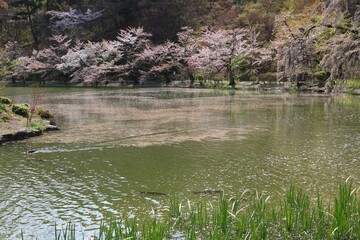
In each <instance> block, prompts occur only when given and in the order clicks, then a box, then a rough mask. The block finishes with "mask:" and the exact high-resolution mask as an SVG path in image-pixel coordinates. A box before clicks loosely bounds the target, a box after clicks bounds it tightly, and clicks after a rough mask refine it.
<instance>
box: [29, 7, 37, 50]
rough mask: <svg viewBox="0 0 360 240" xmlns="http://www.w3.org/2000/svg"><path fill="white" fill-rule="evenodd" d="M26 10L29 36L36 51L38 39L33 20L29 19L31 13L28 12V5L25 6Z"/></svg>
mask: <svg viewBox="0 0 360 240" xmlns="http://www.w3.org/2000/svg"><path fill="white" fill-rule="evenodd" d="M26 10H27V15H28V20H29V24H30V29H31V34H32V36H33V39H34V44H35V49H38V46H39V39H38V38H37V35H36V33H35V28H34V23H33V20H32V18H31V11H30V6H29V5H26Z"/></svg>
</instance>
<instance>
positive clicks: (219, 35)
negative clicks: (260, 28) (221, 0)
mask: <svg viewBox="0 0 360 240" xmlns="http://www.w3.org/2000/svg"><path fill="white" fill-rule="evenodd" d="M256 38H257V34H256V33H255V32H254V31H251V30H249V29H240V28H237V29H229V30H225V29H219V30H214V29H210V28H208V27H206V28H204V29H203V31H202V33H201V35H200V36H199V37H198V38H196V39H195V43H192V45H193V46H196V47H197V49H198V50H197V52H196V53H194V54H192V55H191V56H190V57H188V58H187V63H188V66H191V67H192V68H193V69H196V70H201V71H203V72H204V73H206V74H207V75H208V76H210V77H212V76H214V75H215V74H218V73H224V74H225V75H226V77H227V79H228V81H229V85H230V86H232V87H235V77H234V71H235V70H236V69H237V68H239V67H241V66H244V63H246V65H248V66H249V67H252V68H256V67H258V66H260V64H261V62H262V61H265V60H266V59H267V58H268V54H267V53H266V52H264V51H263V50H261V49H260V46H259V44H258V42H257V40H256ZM191 49H194V48H193V47H192V48H191ZM239 59H240V60H239ZM239 63H241V64H239Z"/></svg>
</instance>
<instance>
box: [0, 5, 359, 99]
mask: <svg viewBox="0 0 360 240" xmlns="http://www.w3.org/2000/svg"><path fill="white" fill-rule="evenodd" d="M359 5H360V1H359V0H300V1H294V0H286V1H281V0H251V1H250V0H197V1H191V0H174V1H166V0H138V1H136V0H133V1H132V0H118V1H113V0H102V1H92V0H86V1H85V0H66V1H64V0H8V1H4V0H1V1H0V53H1V58H0V78H1V80H2V81H3V82H6V83H25V84H26V83H31V82H39V83H41V84H48V83H51V82H61V83H64V84H82V85H95V86H98V85H109V84H118V85H127V86H128V85H129V86H134V85H143V86H152V85H162V86H163V85H169V84H171V83H172V82H174V81H186V82H187V83H186V84H187V85H188V86H194V85H200V86H202V85H203V83H204V82H205V81H208V80H211V82H212V83H213V84H214V86H217V85H219V83H222V82H226V83H227V84H228V85H229V86H231V87H235V86H236V84H237V83H238V82H241V81H248V82H252V83H272V82H276V83H282V84H285V85H286V86H287V88H288V89H296V90H302V91H311V92H332V91H341V90H342V89H344V88H348V90H349V89H350V90H354V89H357V88H359V85H360V84H359V79H360V68H359V67H358V66H359V62H360V40H359V39H360V35H359V29H360V9H359Z"/></svg>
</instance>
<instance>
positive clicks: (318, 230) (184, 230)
mask: <svg viewBox="0 0 360 240" xmlns="http://www.w3.org/2000/svg"><path fill="white" fill-rule="evenodd" d="M358 191H359V188H353V186H352V184H351V183H349V182H345V183H343V184H340V186H339V193H338V195H337V196H335V197H334V199H333V202H332V203H329V204H328V206H326V207H325V206H324V204H323V200H322V198H321V195H320V193H317V195H316V196H315V197H314V198H313V199H314V200H313V201H311V200H310V199H311V198H310V196H309V194H307V193H306V192H304V191H303V190H302V189H301V188H296V187H294V186H290V188H289V190H288V191H287V193H286V195H285V196H283V199H282V201H280V202H277V204H276V203H269V197H266V196H264V195H263V194H262V193H258V192H255V193H253V194H252V195H251V197H250V198H248V199H247V200H246V201H245V200H244V198H243V196H239V197H232V198H227V197H225V196H222V197H220V199H219V200H218V201H217V203H216V204H212V203H204V202H195V203H193V202H190V201H187V202H182V201H180V200H179V199H178V198H177V197H173V198H171V199H169V208H168V211H167V213H168V214H167V215H166V214H165V215H164V216H161V217H159V216H158V215H157V214H156V213H153V214H152V216H151V217H150V216H149V217H148V218H146V219H143V220H140V219H137V218H134V219H121V220H114V221H111V222H109V223H101V225H100V227H99V230H98V233H97V235H96V236H93V237H92V238H91V239H94V240H95V239H96V240H116V239H144V240H145V239H146V240H148V239H186V240H194V239H210V240H212V239H249V240H256V239H337V240H342V239H360V201H359V198H358V196H357V193H358ZM22 239H23V235H22ZM55 239H56V240H75V239H76V233H75V225H74V224H72V223H69V224H67V225H66V226H64V227H63V228H61V229H58V228H57V227H56V229H55ZM80 239H83V238H80Z"/></svg>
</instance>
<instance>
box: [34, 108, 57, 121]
mask: <svg viewBox="0 0 360 240" xmlns="http://www.w3.org/2000/svg"><path fill="white" fill-rule="evenodd" d="M37 115H39V116H40V117H41V118H42V119H50V118H53V117H54V116H53V115H52V114H51V113H50V112H49V110H44V109H38V110H37Z"/></svg>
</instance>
